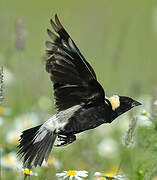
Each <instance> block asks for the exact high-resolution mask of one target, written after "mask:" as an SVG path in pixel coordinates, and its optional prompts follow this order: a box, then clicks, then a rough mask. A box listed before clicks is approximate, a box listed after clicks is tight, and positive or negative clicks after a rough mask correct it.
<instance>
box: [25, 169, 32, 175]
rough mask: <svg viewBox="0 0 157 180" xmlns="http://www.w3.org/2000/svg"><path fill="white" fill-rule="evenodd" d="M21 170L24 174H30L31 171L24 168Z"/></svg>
mask: <svg viewBox="0 0 157 180" xmlns="http://www.w3.org/2000/svg"><path fill="white" fill-rule="evenodd" d="M23 172H24V174H26V175H32V171H30V170H29V169H24V170H23Z"/></svg>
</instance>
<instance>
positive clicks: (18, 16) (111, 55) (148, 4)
mask: <svg viewBox="0 0 157 180" xmlns="http://www.w3.org/2000/svg"><path fill="white" fill-rule="evenodd" d="M55 13H57V14H58V17H59V18H60V21H61V22H62V24H63V25H64V27H65V28H66V30H67V31H68V32H69V34H70V35H71V37H72V39H73V40H74V41H75V43H76V44H77V46H78V47H79V49H80V50H81V52H82V54H83V55H84V56H85V58H86V59H87V60H88V62H89V63H90V64H91V65H92V67H93V68H94V70H95V72H96V74H97V77H98V80H99V82H100V83H101V84H102V86H103V87H104V89H105V93H106V94H107V95H108V96H110V95H112V94H119V95H127V96H131V97H134V98H141V97H144V96H145V94H147V95H148V96H149V97H150V98H151V97H152V94H153V92H154V89H155V88H156V86H157V50H156V48H157V1H155V0H149V1H148V0H142V1H137V0H128V1H126V0H118V1H116V0H97V1H91V0H86V1H83V0H79V1H76V0H67V1H61V0H58V1H57V0H45V1H42V0H38V1H35V0H27V1H23V0H14V1H9V0H0V64H1V65H3V66H4V68H5V69H6V71H7V73H6V76H5V77H4V79H6V82H7V83H6V84H5V82H4V84H5V89H4V97H5V100H4V102H3V108H4V112H5V108H9V110H10V113H8V114H5V113H4V114H3V113H2V115H1V116H2V118H3V124H2V126H3V127H4V128H3V129H2V131H1V133H2V135H1V139H0V140H1V142H2V149H3V150H2V156H3V155H5V153H6V152H7V153H9V152H11V151H13V150H14V151H15V152H16V151H17V149H16V148H15V146H13V145H9V143H8V142H6V140H5V137H6V133H7V131H9V129H12V127H14V126H16V125H14V123H15V119H16V117H19V116H20V115H21V114H24V113H30V112H35V113H36V114H37V115H38V123H41V122H44V121H45V120H46V119H47V118H48V117H50V115H52V114H53V113H55V109H54V105H53V91H52V85H51V82H50V79H49V75H48V73H47V72H46V71H45V59H46V58H45V49H46V48H45V45H44V43H45V41H46V40H48V39H49V37H48V36H47V33H46V29H47V28H50V24H49V19H50V18H53V17H54V15H55ZM18 40H19V41H18ZM19 43H21V45H19ZM18 45H19V46H20V47H18ZM21 46H22V47H21ZM141 99H144V98H141ZM123 118H124V116H123ZM32 121H33V119H32ZM126 121H127V123H128V119H126ZM38 123H36V124H35V125H38ZM120 123H121V122H120V118H119V120H118V121H117V122H116V121H115V122H114V123H113V124H114V125H115V127H114V130H113V127H112V125H111V127H107V128H106V129H108V131H111V130H112V133H111V137H112V138H113V139H114V140H116V142H117V143H119V142H120V141H121V137H122V136H121V130H120V131H119V129H116V126H121V124H120ZM117 124H118V125H117ZM114 125H113V126H114ZM29 127H30V126H29ZM127 128H128V126H126V128H124V129H123V131H122V134H123V133H125V132H126V131H127ZM15 129H16V128H15ZM100 130H101V131H102V134H103V131H105V127H104V126H103V128H100V129H98V130H97V131H96V130H92V131H88V132H86V133H83V135H82V136H83V138H82V136H81V137H79V138H80V139H79V140H78V141H77V142H76V143H74V144H73V145H71V146H68V147H66V148H63V149H59V150H58V149H57V148H55V150H54V151H53V155H54V156H55V157H57V158H58V159H59V161H60V162H61V163H62V166H61V167H60V168H59V171H61V170H67V169H70V168H73V169H77V168H78V169H80V168H81V169H86V170H87V171H92V172H94V171H101V170H104V169H106V170H108V169H110V168H112V166H119V164H120V163H121V157H122V156H124V154H125V155H126V158H127V157H129V158H130V159H131V158H132V155H133V154H134V151H136V152H137V150H136V147H135V149H131V150H130V149H129V150H128V149H125V148H124V147H123V145H122V144H121V145H119V146H120V147H119V149H120V150H119V155H118V156H117V157H116V158H115V157H114V156H113V157H112V155H113V154H111V159H110V158H109V159H108V157H103V158H102V157H101V156H99V155H98V154H97V150H96V149H97V144H98V143H99V142H100V141H101V140H102V139H104V138H105V137H104V136H107V135H106V134H103V135H102V134H101V135H100V134H98V131H100ZM108 131H107V132H108ZM143 131H144V130H143ZM151 132H152V131H151ZM104 133H105V132H104ZM144 134H145V131H144ZM89 138H90V139H91V140H90V142H89ZM141 138H143V137H141ZM104 140H105V139H104ZM137 144H138V143H137ZM155 150H157V149H155ZM117 151H118V150H117ZM130 151H131V155H130V154H129V153H130ZM139 152H140V153H141V150H139ZM140 153H139V154H140ZM139 154H138V153H137V157H138V156H139ZM92 158H93V159H92ZM69 159H70V160H69ZM133 159H134V158H133ZM69 161H70V162H72V163H69ZM130 161H133V160H130ZM152 164H153V163H152ZM125 165H126V164H125ZM125 165H124V166H125ZM137 166H138V167H139V166H140V165H139V164H137ZM131 167H132V165H128V166H127V168H126V169H125V168H124V170H123V171H125V170H126V172H125V173H126V174H127V173H128V172H132V173H133V172H134V173H133V174H134V175H135V171H136V169H131ZM38 171H39V173H38V174H39V175H38V177H32V178H33V179H35V178H37V179H46V178H47V179H51V177H52V176H55V173H54V172H55V168H54V167H49V168H48V167H46V168H43V169H40V170H38ZM139 171H140V168H139ZM143 171H144V170H143ZM1 172H2V178H3V179H18V178H19V179H20V178H22V177H21V176H18V175H17V176H16V175H15V176H13V175H12V173H13V172H12V171H10V170H7V169H5V168H3V167H2V168H1ZM8 172H9V173H8ZM137 172H138V170H137ZM140 172H141V171H140ZM128 174H129V173H128ZM136 177H139V176H138V173H137V174H136ZM136 177H134V179H136ZM142 177H143V176H141V178H142ZM131 179H132V178H131ZM146 179H147V178H146ZM148 180H149V178H148Z"/></svg>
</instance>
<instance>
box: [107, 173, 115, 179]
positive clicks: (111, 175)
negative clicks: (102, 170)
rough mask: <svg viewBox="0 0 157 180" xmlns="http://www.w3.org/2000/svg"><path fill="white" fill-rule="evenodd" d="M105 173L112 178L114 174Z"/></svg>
mask: <svg viewBox="0 0 157 180" xmlns="http://www.w3.org/2000/svg"><path fill="white" fill-rule="evenodd" d="M105 175H106V176H107V177H110V178H114V176H115V175H114V174H111V173H106V174H105Z"/></svg>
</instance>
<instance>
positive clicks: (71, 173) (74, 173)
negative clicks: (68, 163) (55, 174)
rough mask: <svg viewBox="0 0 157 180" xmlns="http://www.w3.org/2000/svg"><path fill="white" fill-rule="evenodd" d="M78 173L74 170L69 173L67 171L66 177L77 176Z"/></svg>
mask: <svg viewBox="0 0 157 180" xmlns="http://www.w3.org/2000/svg"><path fill="white" fill-rule="evenodd" d="M76 174H77V173H76V171H74V170H69V171H67V173H66V175H76Z"/></svg>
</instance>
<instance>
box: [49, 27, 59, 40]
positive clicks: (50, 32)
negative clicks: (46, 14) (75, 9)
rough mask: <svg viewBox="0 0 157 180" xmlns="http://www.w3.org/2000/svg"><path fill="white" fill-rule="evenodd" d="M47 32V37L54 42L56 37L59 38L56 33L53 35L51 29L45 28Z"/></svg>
mask: <svg viewBox="0 0 157 180" xmlns="http://www.w3.org/2000/svg"><path fill="white" fill-rule="evenodd" d="M47 33H48V35H49V37H50V38H51V39H52V40H53V41H54V42H55V41H56V40H57V39H59V37H58V36H57V35H55V34H54V33H53V32H52V31H50V30H49V29H47Z"/></svg>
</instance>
